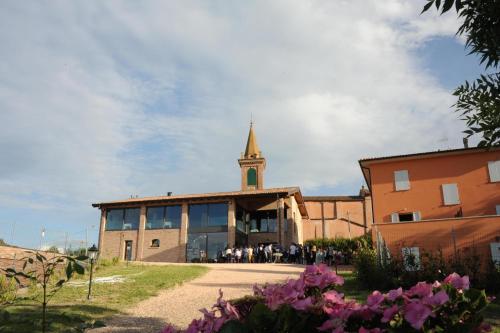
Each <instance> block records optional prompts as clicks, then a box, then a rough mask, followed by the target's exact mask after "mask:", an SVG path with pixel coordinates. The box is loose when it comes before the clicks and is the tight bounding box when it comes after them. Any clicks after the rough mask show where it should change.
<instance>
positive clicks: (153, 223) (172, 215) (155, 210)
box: [146, 206, 182, 229]
mask: <svg viewBox="0 0 500 333" xmlns="http://www.w3.org/2000/svg"><path fill="white" fill-rule="evenodd" d="M181 217H182V207H181V206H162V207H149V208H148V210H147V213H146V229H178V228H180V227H181Z"/></svg>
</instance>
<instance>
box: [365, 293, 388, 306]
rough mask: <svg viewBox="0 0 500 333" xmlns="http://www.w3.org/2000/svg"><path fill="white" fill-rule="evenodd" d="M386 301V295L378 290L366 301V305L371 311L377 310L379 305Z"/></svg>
mask: <svg viewBox="0 0 500 333" xmlns="http://www.w3.org/2000/svg"><path fill="white" fill-rule="evenodd" d="M383 301H384V295H382V293H381V292H380V291H378V290H375V291H374V292H373V293H372V294H371V295H369V296H368V298H367V300H366V305H368V307H369V308H370V309H371V310H377V309H378V307H379V305H380V304H381V303H382V302H383Z"/></svg>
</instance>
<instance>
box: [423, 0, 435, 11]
mask: <svg viewBox="0 0 500 333" xmlns="http://www.w3.org/2000/svg"><path fill="white" fill-rule="evenodd" d="M433 3H434V1H433V0H429V2H427V3H426V4H425V6H424V9H422V11H421V12H420V14H423V13H425V12H426V11H427V10H429V8H431V6H432V4H433Z"/></svg>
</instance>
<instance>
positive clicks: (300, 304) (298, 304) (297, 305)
mask: <svg viewBox="0 0 500 333" xmlns="http://www.w3.org/2000/svg"><path fill="white" fill-rule="evenodd" d="M312 305H313V302H312V299H311V297H306V298H304V299H299V300H296V301H295V302H293V303H292V308H294V309H295V310H302V311H304V310H307V309H308V308H310V307H311V306H312Z"/></svg>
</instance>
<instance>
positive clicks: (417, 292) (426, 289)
mask: <svg viewBox="0 0 500 333" xmlns="http://www.w3.org/2000/svg"><path fill="white" fill-rule="evenodd" d="M408 295H410V296H418V297H425V296H432V284H429V283H426V282H419V283H417V284H416V285H414V286H413V287H411V289H410V290H409V291H408Z"/></svg>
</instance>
